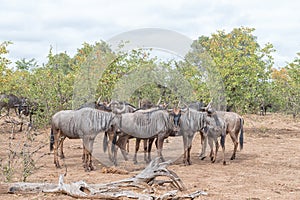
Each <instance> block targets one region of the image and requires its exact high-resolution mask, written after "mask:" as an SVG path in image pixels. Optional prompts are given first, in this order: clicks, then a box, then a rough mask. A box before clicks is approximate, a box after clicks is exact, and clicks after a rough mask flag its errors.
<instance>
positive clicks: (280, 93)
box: [272, 53, 300, 117]
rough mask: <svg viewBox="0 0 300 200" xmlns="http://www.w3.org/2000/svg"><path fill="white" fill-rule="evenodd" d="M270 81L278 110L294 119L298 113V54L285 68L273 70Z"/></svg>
mask: <svg viewBox="0 0 300 200" xmlns="http://www.w3.org/2000/svg"><path fill="white" fill-rule="evenodd" d="M272 80H273V82H272V85H273V92H274V94H275V95H274V96H275V97H274V100H275V102H276V105H277V107H278V110H281V111H285V112H287V113H292V114H293V116H294V117H296V115H297V114H298V113H299V112H300V101H299V99H300V53H297V57H296V58H295V59H294V61H292V62H291V63H288V64H287V65H286V66H285V67H283V68H281V69H273V72H272Z"/></svg>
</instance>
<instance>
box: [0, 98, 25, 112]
mask: <svg viewBox="0 0 300 200" xmlns="http://www.w3.org/2000/svg"><path fill="white" fill-rule="evenodd" d="M2 108H6V109H7V115H9V110H10V108H13V109H15V112H16V115H20V114H21V112H24V114H25V115H28V114H27V111H26V108H27V106H26V98H18V97H17V96H16V95H14V94H9V95H7V94H1V95H0V113H1V110H2ZM17 109H18V112H17Z"/></svg>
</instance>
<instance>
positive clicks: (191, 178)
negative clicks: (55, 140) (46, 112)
mask: <svg viewBox="0 0 300 200" xmlns="http://www.w3.org/2000/svg"><path fill="white" fill-rule="evenodd" d="M244 119H245V125H244V149H243V150H242V151H238V152H237V156H236V159H235V160H230V157H231V153H232V149H233V144H232V142H231V139H230V137H227V139H226V160H227V165H225V166H224V165H223V164H222V154H221V151H219V154H218V158H217V161H216V163H211V162H210V160H209V159H208V158H206V159H205V160H199V158H198V155H199V152H200V147H201V145H200V137H199V135H198V134H197V135H196V136H195V138H194V141H193V148H192V162H193V164H192V165H190V166H184V165H183V164H182V156H181V155H182V151H183V150H182V139H181V138H180V137H176V138H170V139H169V143H165V148H164V150H163V154H164V155H165V157H166V159H167V160H168V159H171V160H173V161H174V163H173V164H172V165H171V166H170V167H169V169H171V170H173V171H175V172H176V173H177V174H178V175H179V177H180V178H181V179H182V181H183V183H184V184H185V186H186V187H187V188H188V191H185V192H184V193H192V192H194V191H196V190H203V191H206V192H207V193H208V195H207V196H201V197H199V199H256V200H258V199H300V154H299V148H300V122H299V119H296V120H294V119H292V117H291V116H286V115H282V114H270V113H268V114H267V115H266V116H259V115H245V116H244ZM297 120H298V121H297ZM15 130H17V127H15ZM10 132H11V124H7V123H5V122H4V118H1V119H0V144H1V145H0V150H1V151H0V161H1V162H0V164H1V166H0V167H1V175H0V183H1V184H3V183H7V178H10V182H19V181H22V177H24V176H25V175H28V177H27V179H26V181H27V182H40V183H43V182H48V183H56V182H57V181H58V177H59V175H60V174H64V173H66V176H65V179H64V180H65V182H67V183H70V182H76V181H79V180H84V181H85V182H87V183H91V184H92V183H107V182H111V181H116V180H121V179H125V178H127V177H132V176H133V175H135V174H137V173H138V172H139V170H141V169H143V168H144V166H145V165H146V164H145V163H144V162H143V161H142V160H143V158H142V157H143V154H142V153H140V154H139V161H140V164H139V165H134V164H132V160H131V159H132V154H133V153H132V152H133V146H134V143H133V141H132V142H131V143H130V147H131V148H130V155H129V156H130V160H129V161H127V162H125V161H123V158H122V157H121V156H119V160H120V165H119V169H120V171H127V172H128V173H127V174H118V173H115V174H111V173H104V172H105V170H103V169H105V168H103V167H104V165H103V164H105V165H110V164H109V160H108V159H107V154H105V153H104V152H103V151H102V149H101V148H102V147H101V142H100V141H101V137H100V138H99V139H98V141H96V144H95V150H94V151H95V154H94V155H95V158H94V161H95V162H94V165H95V167H96V170H95V171H91V172H85V171H84V169H83V167H82V160H81V155H82V143H81V140H69V139H66V140H65V143H64V150H65V156H66V158H65V159H64V160H60V162H61V164H62V166H63V167H62V169H56V168H55V166H54V164H53V154H52V153H50V152H49V133H50V131H49V128H47V129H43V130H35V131H31V132H30V135H29V138H30V139H31V140H28V137H27V136H28V135H26V131H23V132H21V133H17V134H16V138H15V139H14V140H11V139H9V137H10ZM141 149H142V147H141ZM26 151H28V152H33V151H36V152H34V153H33V154H32V156H31V158H32V159H33V160H32V161H33V162H32V163H33V164H34V168H32V169H30V170H29V171H28V172H24V171H22V166H23V164H24V160H25V159H24V156H23V157H22V155H25V154H22V153H21V152H26ZM97 152H98V153H97ZM119 154H120V153H119ZM9 155H10V156H11V163H9V162H8V157H9ZM155 155H156V152H155V148H154V149H153V154H152V156H153V157H154V156H155ZM27 160H28V159H27ZM101 163H102V164H101ZM9 164H11V167H10V168H9V167H8V166H9ZM9 169H13V170H14V171H13V172H12V173H11V175H8V174H9V173H8V172H9ZM66 169H67V171H66ZM1 184H0V185H1ZM0 191H1V192H0V196H1V199H4V198H5V199H7V200H10V199H57V198H60V199H72V197H69V196H66V195H63V194H45V193H35V194H6V193H5V189H3V188H1V187H0Z"/></svg>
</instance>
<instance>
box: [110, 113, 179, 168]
mask: <svg viewBox="0 0 300 200" xmlns="http://www.w3.org/2000/svg"><path fill="white" fill-rule="evenodd" d="M112 124H113V125H114V126H115V127H116V128H117V129H119V130H120V131H121V132H123V133H125V134H127V135H130V136H133V137H135V138H140V139H150V138H157V154H158V156H159V157H160V158H161V160H164V158H163V156H162V148H163V141H164V139H165V138H166V137H168V134H169V133H170V131H172V130H173V123H172V120H171V117H170V115H169V113H168V112H167V111H166V110H152V111H148V112H147V111H145V112H134V113H123V114H121V115H116V117H115V118H114V119H113V122H112ZM114 158H115V160H114V162H115V164H117V161H116V156H115V157H114Z"/></svg>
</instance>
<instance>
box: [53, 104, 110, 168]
mask: <svg viewBox="0 0 300 200" xmlns="http://www.w3.org/2000/svg"><path fill="white" fill-rule="evenodd" d="M114 116H115V114H114V113H111V112H105V111H101V110H96V109H92V108H82V109H80V110H62V111H59V112H57V113H56V114H54V115H53V117H52V122H51V136H50V151H52V150H53V149H54V164H55V166H56V167H57V168H59V167H60V165H59V162H58V147H59V139H60V138H61V137H63V138H64V137H68V138H70V139H82V140H83V151H84V168H85V170H86V171H89V170H93V169H94V167H93V165H92V151H93V144H94V140H95V138H96V136H97V134H98V133H99V132H101V131H106V130H107V129H108V128H109V126H110V122H111V121H112V119H113V117H114Z"/></svg>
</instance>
